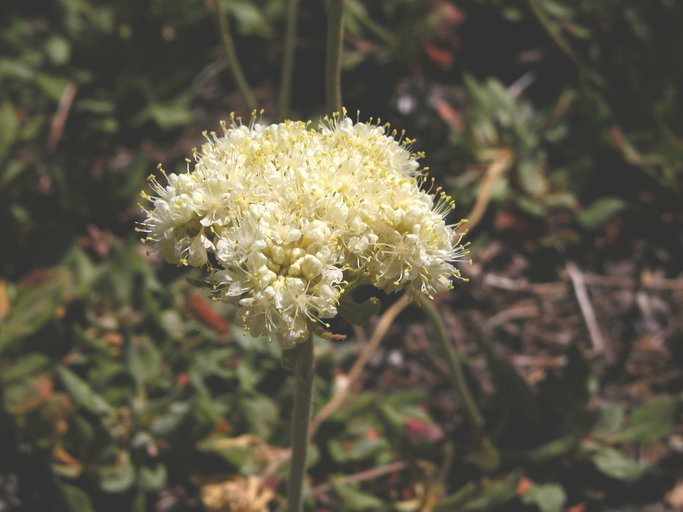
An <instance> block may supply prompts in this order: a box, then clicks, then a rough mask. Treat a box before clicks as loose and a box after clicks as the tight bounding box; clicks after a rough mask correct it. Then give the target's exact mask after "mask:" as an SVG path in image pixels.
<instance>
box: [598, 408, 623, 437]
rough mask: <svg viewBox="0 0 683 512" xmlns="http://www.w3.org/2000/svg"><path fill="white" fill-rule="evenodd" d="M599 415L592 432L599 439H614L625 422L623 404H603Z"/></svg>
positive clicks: (599, 409)
mask: <svg viewBox="0 0 683 512" xmlns="http://www.w3.org/2000/svg"><path fill="white" fill-rule="evenodd" d="M597 413H598V417H597V420H596V421H595V424H594V425H593V429H592V431H591V433H592V434H593V435H594V436H595V437H597V438H598V439H604V440H612V439H614V437H615V436H617V435H618V434H619V433H620V431H621V430H622V427H623V424H624V405H623V404H603V405H601V406H600V407H599V408H598V411H597Z"/></svg>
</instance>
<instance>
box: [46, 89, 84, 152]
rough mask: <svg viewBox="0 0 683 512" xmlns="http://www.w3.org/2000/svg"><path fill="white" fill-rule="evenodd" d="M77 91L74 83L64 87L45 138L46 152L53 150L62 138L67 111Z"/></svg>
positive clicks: (67, 115)
mask: <svg viewBox="0 0 683 512" xmlns="http://www.w3.org/2000/svg"><path fill="white" fill-rule="evenodd" d="M77 90H78V85H77V84H76V82H69V83H67V84H66V87H64V92H62V97H61V98H60V100H59V105H57V112H55V116H54V117H53V118H52V124H51V125H50V133H49V134H48V136H47V144H46V147H47V149H48V150H53V149H55V148H56V147H57V143H58V142H59V139H61V138H62V134H63V133H64V125H65V124H66V119H67V117H69V111H70V110H71V105H72V104H73V102H74V98H75V97H76V91H77Z"/></svg>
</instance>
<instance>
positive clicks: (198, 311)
mask: <svg viewBox="0 0 683 512" xmlns="http://www.w3.org/2000/svg"><path fill="white" fill-rule="evenodd" d="M185 305H186V306H187V309H188V310H189V311H190V313H191V314H192V315H193V316H194V317H195V319H196V320H197V321H198V322H199V323H201V324H203V325H205V326H206V327H208V328H209V329H211V330H213V331H216V332H217V333H218V334H221V335H222V334H226V333H227V332H228V322H226V321H225V319H224V318H223V317H222V316H221V315H219V314H218V313H217V312H216V311H215V310H214V309H213V308H212V307H211V304H210V303H209V301H208V300H206V299H205V298H204V297H202V296H201V295H199V294H198V293H194V292H190V293H188V294H187V295H186V296H185Z"/></svg>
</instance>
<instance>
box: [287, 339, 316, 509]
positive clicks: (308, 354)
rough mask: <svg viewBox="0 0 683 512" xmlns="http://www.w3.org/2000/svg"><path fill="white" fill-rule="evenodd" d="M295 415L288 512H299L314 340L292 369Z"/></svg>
mask: <svg viewBox="0 0 683 512" xmlns="http://www.w3.org/2000/svg"><path fill="white" fill-rule="evenodd" d="M294 378H295V388H294V416H293V419H292V460H291V462H290V467H289V486H288V488H287V510H288V512H301V511H302V510H303V509H302V489H303V483H304V474H305V473H306V451H307V449H308V429H309V425H310V421H311V403H312V401H313V338H312V337H310V336H309V338H308V339H307V340H306V341H305V342H304V343H303V346H302V347H301V353H300V354H299V357H298V359H297V361H296V365H295V367H294Z"/></svg>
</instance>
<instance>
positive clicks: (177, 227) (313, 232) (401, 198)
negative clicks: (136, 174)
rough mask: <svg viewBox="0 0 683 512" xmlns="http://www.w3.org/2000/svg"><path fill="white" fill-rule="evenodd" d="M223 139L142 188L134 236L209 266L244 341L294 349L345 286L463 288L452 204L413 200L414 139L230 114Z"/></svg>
mask: <svg viewBox="0 0 683 512" xmlns="http://www.w3.org/2000/svg"><path fill="white" fill-rule="evenodd" d="M222 128H223V130H222V131H223V133H222V134H221V135H218V134H216V133H213V132H212V133H210V134H208V133H205V136H206V139H207V142H206V143H205V144H204V145H203V146H202V147H201V148H200V149H199V150H198V151H195V154H194V159H195V161H194V166H193V167H192V168H190V166H189V162H188V172H186V173H183V174H166V173H164V171H163V170H161V173H162V174H163V175H164V176H165V178H166V184H165V185H162V184H161V183H160V182H159V181H157V179H156V178H155V177H153V176H152V177H150V182H151V185H152V188H153V190H154V194H153V195H152V196H149V195H147V194H145V193H143V194H142V195H143V197H144V198H145V199H148V200H149V201H150V202H151V204H152V208H151V209H149V210H147V209H145V212H146V215H147V216H146V219H145V220H144V221H143V222H142V223H141V225H140V229H141V231H144V232H146V233H147V235H146V237H145V239H144V241H146V242H149V243H151V244H153V245H154V246H155V247H156V248H157V249H158V251H159V253H160V254H161V255H162V256H163V257H164V258H165V259H166V260H167V261H168V262H170V263H175V264H180V265H192V266H198V267H206V268H207V270H208V274H209V279H210V281H211V283H212V284H213V290H214V296H215V297H216V298H218V299H220V300H223V301H226V302H230V303H233V304H236V305H237V306H239V307H240V311H239V315H238V316H239V319H240V321H241V322H242V324H243V325H244V326H245V327H246V328H247V329H248V330H249V331H250V332H251V333H252V334H254V335H261V334H264V335H268V336H271V337H275V338H276V339H277V340H278V341H279V342H280V344H281V345H282V347H283V348H285V349H286V348H291V347H293V346H294V345H295V344H296V343H298V342H302V341H304V340H305V339H307V337H308V335H309V333H310V329H311V328H312V326H314V325H315V323H317V322H320V323H322V322H324V319H326V318H332V317H334V316H335V315H336V314H337V306H338V303H339V298H340V296H341V295H342V294H343V293H344V291H345V290H346V289H347V288H348V287H351V286H355V285H357V284H372V285H375V286H376V287H378V288H380V289H382V290H385V291H387V292H394V291H398V290H403V289H405V290H407V291H409V292H411V293H413V294H419V293H422V294H426V295H428V296H432V295H433V294H434V293H437V292H440V291H444V290H447V289H449V288H451V287H452V284H451V283H452V278H453V277H459V275H460V274H459V272H458V270H457V269H456V268H455V267H454V263H455V262H458V261H462V260H463V259H464V257H465V256H466V254H467V251H466V250H465V248H464V247H463V246H462V245H460V238H459V237H458V236H457V235H456V232H455V227H456V226H454V225H448V224H446V220H445V219H446V217H447V215H448V214H449V213H450V211H451V210H452V208H453V202H452V200H451V199H450V198H449V197H448V196H447V195H446V194H445V193H444V192H443V191H441V189H440V188H437V189H436V191H434V193H433V192H432V191H431V190H425V189H424V188H423V185H424V183H425V182H426V181H427V178H426V175H425V170H420V169H419V164H418V162H417V158H418V157H420V156H421V155H420V154H415V153H411V151H410V149H409V146H410V144H411V143H412V142H413V141H411V140H409V139H405V138H403V137H402V136H401V137H400V138H399V140H397V139H396V136H397V135H398V134H397V133H396V132H393V133H392V134H388V129H387V126H386V125H385V126H380V125H379V122H378V123H376V124H373V123H361V122H356V123H354V122H353V121H352V120H351V119H349V118H348V117H346V113H345V112H342V114H341V115H335V116H333V117H332V118H326V119H325V120H324V121H323V122H322V123H321V124H320V126H319V127H318V129H313V128H311V127H310V124H309V123H303V122H294V121H285V122H284V123H281V124H272V125H268V126H265V125H261V124H258V123H256V122H255V121H254V120H253V119H252V122H251V123H249V124H248V125H243V124H242V123H241V122H240V120H239V119H238V118H235V117H234V116H233V117H232V122H231V123H230V125H229V126H228V125H227V124H223V125H222ZM430 188H431V187H430Z"/></svg>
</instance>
